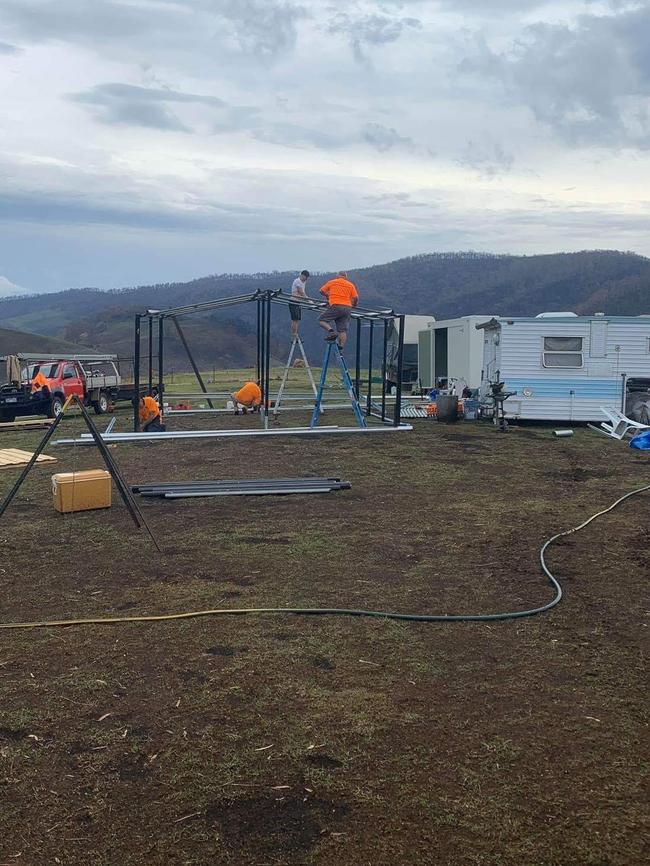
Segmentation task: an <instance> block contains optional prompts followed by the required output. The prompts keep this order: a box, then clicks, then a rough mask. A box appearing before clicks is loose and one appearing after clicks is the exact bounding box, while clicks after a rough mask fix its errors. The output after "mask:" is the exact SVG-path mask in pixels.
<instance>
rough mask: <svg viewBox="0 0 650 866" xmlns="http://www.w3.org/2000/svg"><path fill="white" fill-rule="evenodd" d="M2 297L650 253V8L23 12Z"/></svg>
mask: <svg viewBox="0 0 650 866" xmlns="http://www.w3.org/2000/svg"><path fill="white" fill-rule="evenodd" d="M0 108H1V110H0V221H1V226H0V294H4V295H6V294H11V293H14V292H17V291H55V290H59V289H64V288H68V287H80V286H96V287H99V288H102V289H109V288H119V287H123V286H129V285H141V284H149V283H156V282H171V281H182V280H189V279H192V278H194V277H199V276H204V275H207V274H213V273H227V272H238V273H253V272H259V271H271V270H296V271H299V270H301V269H303V268H308V269H309V270H313V271H318V270H335V269H339V268H353V267H361V266H364V265H370V264H377V263H381V262H385V261H389V260H392V259H396V258H400V257H402V256H408V255H415V254H418V253H428V252H437V251H444V250H469V249H472V250H481V251H493V252H510V253H516V254H524V253H526V254H532V253H539V252H554V251H558V250H567V251H568V250H578V249H592V248H598V249H623V250H635V251H637V252H639V253H641V254H643V255H650V231H649V230H648V229H649V228H650V0H642V2H638V0H630V2H627V0H562V2H544V0H346V2H344V3H342V2H338V3H336V2H327V0H304V2H301V0H0Z"/></svg>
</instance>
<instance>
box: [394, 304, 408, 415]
mask: <svg viewBox="0 0 650 866" xmlns="http://www.w3.org/2000/svg"><path fill="white" fill-rule="evenodd" d="M405 318H406V317H405V316H404V315H402V316H398V319H399V338H398V342H397V393H396V394H395V415H394V416H393V426H394V427H399V425H400V422H401V420H402V373H403V367H404V363H403V362H404V357H403V356H404V320H405Z"/></svg>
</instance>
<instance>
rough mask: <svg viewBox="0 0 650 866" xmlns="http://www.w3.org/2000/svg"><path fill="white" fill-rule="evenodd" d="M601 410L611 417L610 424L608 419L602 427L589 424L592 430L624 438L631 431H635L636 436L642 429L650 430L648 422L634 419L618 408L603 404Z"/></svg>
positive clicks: (616, 437)
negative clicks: (607, 406) (643, 422)
mask: <svg viewBox="0 0 650 866" xmlns="http://www.w3.org/2000/svg"><path fill="white" fill-rule="evenodd" d="M600 411H601V412H602V413H603V415H605V416H606V417H607V418H608V419H609V424H608V423H607V421H602V422H601V424H600V427H594V425H593V424H589V426H590V427H591V429H592V430H597V431H598V432H599V433H604V434H605V435H606V436H609V437H610V438H612V439H619V440H620V439H624V438H625V436H627V434H628V433H630V431H634V432H633V433H632V435H633V436H635V435H636V434H637V433H641V431H642V430H650V426H649V425H648V424H641V423H640V422H639V421H633V420H632V419H631V418H628V417H627V415H624V414H623V413H622V412H619V411H618V409H605V408H604V407H603V406H601V407H600Z"/></svg>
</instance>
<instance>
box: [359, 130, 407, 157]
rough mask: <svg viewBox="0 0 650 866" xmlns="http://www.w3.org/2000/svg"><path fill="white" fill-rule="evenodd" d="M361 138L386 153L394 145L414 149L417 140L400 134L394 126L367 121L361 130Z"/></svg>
mask: <svg viewBox="0 0 650 866" xmlns="http://www.w3.org/2000/svg"><path fill="white" fill-rule="evenodd" d="M361 138H362V140H363V141H365V142H366V143H367V144H369V145H370V146H371V147H374V148H375V150H378V151H379V152H380V153H386V151H388V150H392V149H393V148H394V147H400V146H401V147H406V148H408V149H410V150H412V149H413V148H414V147H415V142H414V141H413V139H412V138H408V137H407V136H403V135H400V134H399V133H398V132H397V130H395V129H393V128H392V127H388V126H383V125H382V124H381V123H366V125H365V126H364V127H363V129H362V130H361Z"/></svg>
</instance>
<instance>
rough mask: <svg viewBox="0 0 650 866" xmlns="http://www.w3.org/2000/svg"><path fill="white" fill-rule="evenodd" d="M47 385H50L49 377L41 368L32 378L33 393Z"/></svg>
mask: <svg viewBox="0 0 650 866" xmlns="http://www.w3.org/2000/svg"><path fill="white" fill-rule="evenodd" d="M45 385H49V379H47V377H46V376H44V375H43V374H42V373H41V371H40V370H39V371H38V373H37V374H36V375H35V376H34V378H33V379H32V394H33V393H34V392H35V391H41V390H42V389H43V387H44V386H45Z"/></svg>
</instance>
